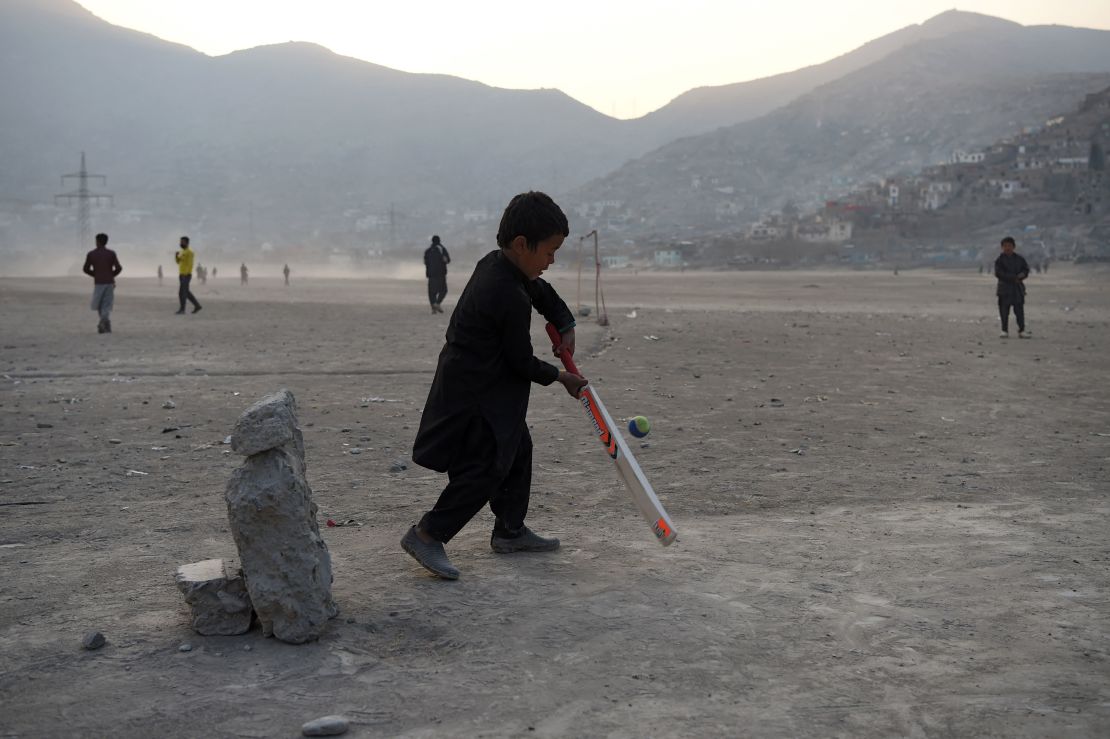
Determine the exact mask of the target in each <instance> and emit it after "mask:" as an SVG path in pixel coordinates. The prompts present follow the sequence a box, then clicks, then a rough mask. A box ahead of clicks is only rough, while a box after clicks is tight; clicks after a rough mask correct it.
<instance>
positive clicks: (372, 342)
mask: <svg viewBox="0 0 1110 739" xmlns="http://www.w3.org/2000/svg"><path fill="white" fill-rule="evenodd" d="M125 264H126V260H125ZM460 272H461V270H456V271H455V272H453V274H452V276H451V278H452V279H451V288H452V295H451V296H450V297H449V300H448V302H449V303H451V302H452V301H453V298H454V296H457V294H458V291H459V290H460V289H461V286H462V282H463V280H464V275H462V274H460ZM553 282H555V284H556V286H557V287H559V289H560V290H561V291H562V292H563V294H564V296H565V297H567V298H568V302H570V303H572V304H573V303H574V302H575V301H574V293H575V287H574V280H573V276H572V275H571V274H570V273H568V272H562V273H556V274H555V275H554V276H553ZM1108 286H1110V273H1107V272H1099V271H1086V272H1080V271H1079V270H1078V269H1076V268H1074V267H1071V266H1069V265H1059V267H1057V268H1054V269H1053V270H1052V273H1051V274H1049V275H1047V276H1042V275H1034V276H1033V277H1032V278H1031V279H1030V295H1029V313H1030V326H1031V327H1032V329H1033V332H1034V338H1033V339H1032V340H1030V341H1018V340H1017V339H1010V340H1009V341H1008V342H1006V341H1001V340H1000V339H998V338H997V328H996V323H995V320H996V319H995V312H994V311H995V309H994V306H993V300H994V299H993V297H992V296H993V285H992V282H991V281H990V280H989V279H988V278H985V277H981V276H979V275H976V274H949V273H937V272H903V273H902V274H901V275H899V276H897V277H896V276H894V275H891V274H889V273H882V274H880V273H849V272H841V273H797V272H791V273H774V274H766V273H759V274H752V273H748V274H738V273H731V274H718V275H705V274H680V275H665V276H664V275H659V274H651V275H649V274H646V273H645V274H641V275H639V276H635V275H621V276H614V277H612V278H611V279H610V281H609V284H608V288H607V296H606V297H607V302H608V307H609V314H610V316H611V318H612V325H611V326H610V327H609V328H608V329H602V328H600V327H598V326H597V325H596V324H594V323H585V324H584V325H583V326H582V327H581V329H580V334H579V348H580V352H579V359H580V364H581V366H582V367H583V370H584V371H585V372H586V373H587V374H588V375H589V376H591V377H592V378H593V379H594V380H595V386H596V387H597V388H598V390H599V391H600V393H601V395H602V397H603V398H604V399H605V400H606V402H607V404H608V406H609V408H610V410H611V411H612V412H613V413H614V415H617V416H620V417H624V418H627V417H629V416H631V415H635V414H639V413H642V414H645V415H647V416H649V417H650V418H651V419H652V421H653V422H654V428H653V431H652V433H651V435H650V436H649V437H648V438H647V439H646V441H647V442H649V445H648V446H647V447H640V446H639V445H638V444H637V445H636V446H635V447H634V448H635V450H636V453H637V455H638V457H639V460H640V462H641V464H642V465H643V467H644V468H645V471H646V472H647V474H648V476H649V478H650V479H651V480H652V481H653V482H654V484H655V487H656V490H657V491H658V492H659V495H660V498H661V499H662V500H663V502H664V503H665V505H666V506H667V507H668V509H669V511H670V513H671V515H672V516H673V518H674V520H675V522H676V525H677V527H678V529H679V532H680V538H679V541H678V542H677V543H676V544H675V545H674V546H672V547H669V548H662V547H659V546H658V545H657V544H656V543H655V542H654V540H653V538H652V536H651V534H650V531H649V529H648V527H647V525H646V524H645V523H644V522H643V521H642V520H641V519H640V518H639V517H638V515H637V514H636V513H635V510H634V508H633V507H632V505H631V503H630V502H629V500H627V498H626V496H625V493H624V492H623V489H622V488H620V487H619V486H618V483H617V478H616V475H615V472H614V470H613V469H612V468H611V464H610V463H609V462H608V460H607V459H606V458H605V456H604V455H603V453H602V451H601V449H600V446H595V443H596V442H595V441H594V440H593V439H592V438H591V437H590V429H589V426H588V423H587V421H586V419H585V417H584V416H583V415H582V413H581V409H580V408H578V406H577V405H575V404H574V402H573V401H572V400H570V399H569V398H567V397H566V396H565V394H562V392H561V390H560V389H558V388H557V387H555V388H547V389H545V388H535V389H534V391H533V395H532V397H533V401H532V411H531V417H530V423H531V424H532V425H533V435H534V437H535V438H536V440H537V452H536V457H535V484H534V499H533V500H534V504H533V508H532V514H531V515H530V517H529V520H530V523H531V524H532V525H533V526H534V527H535V528H536V529H537V530H539V531H541V532H544V533H553V534H556V535H558V536H560V537H561V538H562V540H563V544H564V546H563V549H562V550H561V551H559V552H557V553H554V554H551V555H523V556H500V555H494V554H493V553H491V552H490V550H489V548H488V546H487V537H488V530H489V525H490V518H489V514H488V511H487V512H486V513H484V514H482V516H480V518H479V519H476V520H475V521H474V522H472V524H471V525H470V526H469V527H468V528H467V529H466V530H464V532H463V534H462V535H460V537H459V538H458V539H456V541H455V542H453V543H452V545H451V546H450V548H449V552H450V554H451V555H452V557H453V558H454V560H455V563H456V564H457V565H458V566H459V567H460V568H461V569H462V570H463V578H462V579H461V580H460V581H458V582H455V583H449V582H443V581H439V580H436V579H434V578H432V577H430V576H428V575H426V574H425V573H424V572H423V571H422V570H420V569H419V568H418V567H417V566H416V565H415V563H414V562H412V560H410V559H409V558H408V557H407V555H405V554H404V553H403V552H402V551H401V550H400V548H399V546H398V539H399V538H400V536H401V534H402V533H403V532H404V530H405V528H406V527H407V526H408V525H409V524H410V523H411V522H413V521H414V520H415V519H416V518H418V516H419V515H420V513H421V512H422V511H423V510H424V509H425V508H426V507H428V506H430V505H431V503H432V502H433V501H434V499H435V496H436V495H437V493H438V491H439V489H440V488H441V486H442V484H443V483H444V479H443V478H442V477H440V476H438V475H436V474H433V473H430V472H428V471H427V470H423V469H421V468H418V467H417V468H410V469H409V470H407V471H405V472H401V473H394V474H391V473H390V472H389V471H388V468H389V465H390V462H391V461H392V460H393V459H395V458H397V457H400V456H406V457H407V454H408V451H409V448H410V446H411V442H412V438H413V434H414V430H415V428H416V425H417V422H418V418H419V414H420V408H421V405H422V404H423V401H424V398H425V395H426V392H427V389H428V385H429V383H430V381H431V377H432V371H433V368H434V362H435V357H436V353H437V352H438V350H439V347H440V345H441V342H442V337H443V329H444V327H445V325H446V317H437V316H432V315H430V314H428V312H427V308H426V307H425V306H424V304H423V302H422V295H423V285H422V284H421V283H419V282H404V281H393V282H389V281H384V280H382V281H371V280H346V281H344V280H334V281H328V282H324V281H319V282H311V281H308V282H306V281H299V280H295V281H294V284H293V285H292V286H291V287H289V288H285V287H283V286H281V285H280V284H279V283H278V281H276V280H272V279H271V280H265V279H259V278H252V284H251V285H250V286H249V287H247V288H241V287H239V285H238V284H237V281H235V280H232V279H227V280H224V279H223V278H221V279H220V280H217V281H212V282H210V283H209V285H208V286H207V287H201V288H199V289H198V294H199V297H200V299H201V300H202V301H203V302H204V305H205V310H204V311H203V312H202V313H201V314H199V315H197V316H192V315H189V316H184V317H182V316H174V315H172V312H173V310H174V309H175V307H176V305H175V299H174V293H175V288H174V287H172V286H171V285H170V284H169V283H168V282H167V285H166V287H163V288H159V287H158V286H157V285H156V284H154V281H153V280H140V279H131V280H128V279H124V280H122V281H121V284H120V287H119V288H118V291H117V301H116V312H115V315H114V316H113V323H114V327H115V333H114V334H112V335H110V336H98V335H97V334H96V333H95V330H94V327H95V323H96V319H95V316H94V314H93V313H92V312H91V311H89V310H88V308H87V300H88V293H89V292H90V290H91V288H90V286H89V285H87V284H86V283H85V281H82V280H77V279H58V280H37V281H36V280H20V281H16V280H12V279H6V280H5V279H0V309H2V311H3V315H4V320H3V329H2V331H0V336H2V339H0V344H2V352H0V444H2V446H0V571H2V573H3V581H2V582H3V585H2V588H0V735H3V736H75V735H88V736H108V735H113V736H134V737H152V736H159V737H196V736H250V737H283V736H287V737H293V736H297V735H298V734H299V729H300V725H301V724H302V723H303V722H304V721H307V720H309V719H312V718H315V717H318V716H321V715H325V714H331V713H343V714H345V715H347V716H348V717H349V718H350V719H351V720H352V722H353V726H352V731H351V734H350V735H352V736H366V737H370V736H408V737H418V736H438V735H451V736H497V737H500V736H548V737H564V736H612V737H641V736H721V735H732V736H735V735H749V736H775V737H805V736H812V737H828V736H853V737H855V736H895V735H899V736H969V735H977V736H984V735H991V736H1008V737H1012V736H1061V735H1068V736H1092V737H1093V736H1106V735H1107V734H1108V733H1110V659H1108V648H1110V544H1108V542H1107V533H1106V532H1107V524H1108V519H1110V515H1108V514H1110V501H1108V500H1107V493H1108V492H1110V482H1108V480H1110V474H1108V472H1107V467H1108V464H1107V463H1108V461H1110V392H1108V390H1107V377H1108V376H1110V374H1108V371H1110V345H1108V343H1107V340H1106V339H1107V336H1108V330H1110V289H1107V288H1108ZM587 292H589V293H590V294H591V295H592V287H591V288H590V289H589V290H588V291H587ZM590 302H592V300H591V301H590ZM633 307H636V317H635V318H630V317H626V315H625V314H627V313H629V312H631V311H632V309H633ZM533 328H534V335H535V340H536V344H537V346H543V345H544V344H543V342H541V337H542V333H541V325H540V319H539V317H538V316H537V317H536V319H535V321H534V323H533ZM645 337H657V338H655V339H650V338H645ZM282 386H285V387H288V388H290V389H291V390H292V391H293V392H294V393H295V394H296V396H297V399H298V401H299V403H300V407H301V422H302V425H303V427H304V435H305V442H306V445H307V450H308V461H309V475H310V482H311V484H312V487H313V489H314V491H315V495H316V500H317V502H318V503H319V505H320V516H321V520H323V519H325V518H333V519H335V520H339V521H345V520H348V519H354V520H355V521H357V522H361V523H362V526H350V527H344V528H332V529H324V535H325V537H326V539H327V542H328V546H329V547H330V549H331V554H332V557H333V560H334V569H335V578H336V579H335V585H334V592H335V596H336V599H337V601H338V602H339V604H340V607H341V608H342V614H341V615H340V617H339V618H338V619H336V620H335V621H334V622H333V623H332V626H331V628H330V630H329V632H328V634H327V636H326V638H324V639H323V640H322V641H320V642H319V643H316V644H312V645H306V646H290V645H286V644H282V643H279V642H276V641H274V640H272V639H270V640H267V639H263V638H262V637H261V636H260V634H259V633H258V631H257V630H255V631H253V632H251V633H250V634H247V635H245V636H240V637H220V638H214V637H207V638H206V637H198V636H196V635H194V634H192V633H191V632H190V630H189V628H188V621H187V611H186V607H185V604H184V602H183V601H182V599H181V596H180V595H179V594H178V592H177V590H176V589H175V587H174V585H173V573H174V569H175V568H176V567H177V565H179V564H182V563H185V562H191V561H195V560H199V559H204V558H208V557H220V556H223V557H233V556H234V555H235V547H234V544H233V543H232V540H231V536H230V534H229V533H228V530H227V521H226V515H225V507H224V502H223V487H224V484H225V482H226V480H227V478H228V475H229V473H230V472H231V470H232V469H233V468H234V466H235V465H236V464H237V461H238V460H237V458H236V457H235V456H234V455H231V454H229V453H228V451H227V450H228V447H226V446H224V445H223V444H222V443H221V442H222V440H223V439H224V437H225V436H226V435H227V434H228V433H229V432H230V429H231V426H232V423H233V421H234V419H235V418H236V417H237V415H238V414H239V412H240V411H241V410H242V409H243V408H244V407H245V406H246V405H248V404H249V403H250V402H251V401H253V400H254V399H255V398H257V397H258V396H260V395H261V394H263V393H265V392H268V391H272V390H274V389H277V388H279V387H282ZM169 398H172V399H173V400H174V401H175V403H176V406H177V407H176V408H175V409H173V410H164V409H163V408H162V404H163V402H164V401H165V400H167V399H169ZM363 398H380V399H386V400H387V401H395V402H367V403H365V404H364V403H362V402H361V399H363ZM772 399H777V400H778V401H781V403H780V402H772ZM364 405H365V407H363V406H364ZM45 424H49V425H45ZM171 426H178V427H180V429H179V430H178V431H176V432H169V433H164V432H163V429H164V428H167V427H171ZM114 440H115V441H114ZM117 442H118V443H117ZM352 447H358V448H361V449H362V450H363V451H362V453H361V454H358V455H353V454H350V453H348V452H349V450H350V449H351V448H352ZM129 471H137V472H142V473H146V474H136V473H135V472H129ZM91 629H99V630H100V631H102V632H103V633H104V634H105V635H106V636H107V638H108V645H107V646H105V647H104V648H103V649H101V650H99V651H95V652H86V651H83V650H82V649H81V647H80V643H81V637H82V634H83V633H84V632H86V631H88V630H91ZM184 642H188V643H191V644H192V645H194V647H195V649H194V650H193V651H192V652H189V653H182V652H179V651H178V646H179V645H181V644H182V643H184Z"/></svg>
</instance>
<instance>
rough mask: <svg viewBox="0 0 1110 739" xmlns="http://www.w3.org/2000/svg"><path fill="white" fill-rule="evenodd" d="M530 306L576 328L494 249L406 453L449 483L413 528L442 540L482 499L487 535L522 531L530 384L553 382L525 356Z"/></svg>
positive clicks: (552, 374)
mask: <svg viewBox="0 0 1110 739" xmlns="http://www.w3.org/2000/svg"><path fill="white" fill-rule="evenodd" d="M533 307H534V308H535V309H536V310H537V311H539V312H540V313H541V314H542V315H543V317H544V318H546V319H547V320H548V321H550V322H551V323H553V324H555V326H556V327H557V328H558V329H559V331H560V332H565V331H567V330H569V329H570V328H572V327H573V326H574V316H573V314H572V313H571V312H570V309H568V308H567V305H566V303H564V302H563V300H562V298H560V297H559V295H558V293H556V292H555V290H554V288H552V287H551V286H550V285H549V284H547V283H546V282H545V281H544V280H542V279H536V280H529V279H528V278H527V277H525V275H524V274H523V273H522V272H521V271H520V270H519V269H518V268H517V267H516V266H514V265H513V263H512V262H510V261H509V260H508V259H507V258H506V257H505V255H504V254H503V253H502V251H501V250H500V249H498V250H496V251H493V252H491V253H490V254H487V255H486V256H485V257H483V258H482V259H481V261H479V262H478V265H477V266H476V267H475V269H474V274H473V275H472V276H471V278H470V281H469V282H468V283H467V285H466V289H465V290H463V293H462V296H461V297H460V298H459V302H458V305H457V306H456V307H455V310H454V312H453V313H452V315H451V321H450V323H449V325H448V327H447V343H446V344H445V345H444V347H443V350H442V351H441V352H440V354H439V364H438V366H437V367H436V374H435V379H434V380H433V381H432V388H431V390H430V391H429V393H428V402H427V403H426V404H425V406H424V413H423V416H422V417H421V419H420V430H419V431H418V432H417V435H416V442H415V444H414V446H413V453H412V458H413V461H415V462H416V463H417V464H419V465H422V466H424V467H428V468H430V469H433V470H435V471H437V472H447V473H448V476H449V478H450V482H449V483H448V485H447V487H446V488H445V489H444V491H443V493H442V494H441V495H440V496H439V500H438V501H437V502H436V504H435V507H434V508H432V510H431V511H429V512H428V513H426V514H424V517H423V518H422V519H421V521H420V524H419V527H420V528H421V529H422V530H423V531H425V532H427V533H428V534H429V535H431V537H432V538H434V539H436V540H438V541H440V542H443V543H446V542H448V541H450V540H451V538H452V537H454V536H455V534H457V533H458V532H459V531H460V530H461V529H462V528H463V526H465V525H466V523H467V522H468V521H469V520H470V519H471V518H473V517H474V515H475V514H476V513H478V511H480V510H481V509H482V506H484V505H485V504H486V503H487V502H488V503H489V505H490V508H491V509H492V510H493V513H494V515H495V516H497V522H496V524H495V526H494V534H495V535H497V536H504V537H513V536H516V535H517V534H518V533H519V532H520V531H522V530H523V528H524V517H525V515H527V513H528V497H529V492H530V490H529V489H530V487H531V482H532V439H531V436H530V435H529V433H528V427H527V425H526V423H525V417H526V415H527V413H528V396H529V393H530V389H531V388H530V385H531V383H533V382H535V383H539V384H540V385H550V384H551V383H553V382H555V380H556V379H557V378H558V377H559V370H558V369H557V368H556V367H555V366H554V365H551V364H548V363H547V362H543V361H541V360H539V359H537V358H536V357H535V356H534V355H533V352H532V341H531V335H530V332H529V326H530V324H531V318H532V309H533Z"/></svg>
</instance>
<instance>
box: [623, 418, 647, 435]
mask: <svg viewBox="0 0 1110 739" xmlns="http://www.w3.org/2000/svg"><path fill="white" fill-rule="evenodd" d="M649 431H651V421H649V420H647V418H646V417H644V416H636V417H635V418H633V419H632V420H631V421H629V422H628V433H630V434H632V435H633V436H635V437H636V438H637V439H642V438H644V437H645V436H647V435H648V432H649Z"/></svg>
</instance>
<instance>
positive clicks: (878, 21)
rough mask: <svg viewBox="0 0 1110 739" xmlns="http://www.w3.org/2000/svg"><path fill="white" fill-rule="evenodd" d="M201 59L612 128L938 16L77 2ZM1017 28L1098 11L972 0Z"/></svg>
mask: <svg viewBox="0 0 1110 739" xmlns="http://www.w3.org/2000/svg"><path fill="white" fill-rule="evenodd" d="M80 2H81V4H82V5H84V6H85V7H86V8H88V9H89V10H90V11H92V12H93V13H95V14H96V15H98V16H100V17H101V18H103V19H105V20H107V21H109V22H111V23H114V24H116V25H120V26H126V27H128V28H134V29H137V30H141V31H146V32H147V33H152V34H154V35H155V36H159V37H161V38H164V39H167V40H169V41H176V42H178V43H182V44H186V45H188V46H191V47H193V48H195V49H197V50H199V51H202V52H204V53H206V54H211V55H220V54H226V53H228V52H231V51H235V50H237V49H245V48H250V47H252V46H259V45H262V44H270V43H280V42H284V41H291V40H295V41H312V42H315V43H318V44H321V45H322V46H326V47H328V48H329V49H331V50H333V51H335V52H337V53H340V54H345V55H347V56H353V57H357V58H359V59H365V60H366V61H370V62H374V63H375V64H382V65H384V66H387V67H393V68H394V69H400V70H404V71H406V72H435V73H442V74H450V75H454V76H457V77H464V78H466V79H472V80H478V81H480V82H484V83H486V84H489V85H494V86H497V87H511V88H528V89H532V88H539V87H554V88H558V89H560V90H562V91H564V92H566V93H567V94H568V95H570V96H572V97H574V98H576V99H578V100H580V101H582V102H584V103H586V104H587V105H590V106H593V107H594V108H596V109H597V110H600V111H601V112H603V113H607V114H609V115H615V116H618V117H620V118H632V117H636V116H639V115H643V114H644V113H647V112H649V111H651V110H654V109H655V108H658V107H660V106H662V105H665V104H666V103H667V102H668V101H669V100H671V99H672V98H674V97H675V96H677V95H679V94H680V93H682V92H685V91H686V90H688V89H690V88H693V87H699V86H702V85H720V84H726V83H729V82H742V81H745V80H750V79H755V78H758V77H766V76H767V75H771V74H777V73H779V72H788V71H791V70H793V69H797V68H799V67H804V66H806V65H809V64H816V63H820V62H823V61H826V60H828V59H831V58H833V57H835V56H837V55H839V54H843V53H845V52H847V51H850V50H852V49H854V48H856V47H857V46H860V45H861V44H863V43H865V42H867V41H869V40H871V39H873V38H876V37H878V36H881V35H883V34H886V33H890V32H891V31H895V30H897V29H899V28H902V27H904V26H908V25H911V24H914V23H921V22H923V21H925V20H927V19H929V18H931V17H932V16H934V15H937V14H939V13H942V12H944V11H945V10H949V9H951V6H950V5H949V4H948V3H946V2H944V1H943V0H939V1H937V2H934V1H933V0H918V1H917V2H907V3H903V2H893V1H892V0H839V2H829V1H828V0H777V1H776V0H731V1H730V0H682V1H681V2H677V1H676V2H661V1H659V0H548V1H547V2H528V0H424V1H423V2H405V0H387V1H379V0H80ZM959 9H960V10H968V11H974V12H979V13H985V14H988V15H995V16H999V17H1002V18H1007V19H1009V20H1013V21H1017V22H1018V23H1022V24H1025V25H1039V24H1053V23H1055V24H1059V25H1068V26H1084V27H1088V28H1101V29H1110V0H1053V1H1052V2H1048V1H1047V0H979V1H975V2H968V3H966V4H965V5H961V6H959Z"/></svg>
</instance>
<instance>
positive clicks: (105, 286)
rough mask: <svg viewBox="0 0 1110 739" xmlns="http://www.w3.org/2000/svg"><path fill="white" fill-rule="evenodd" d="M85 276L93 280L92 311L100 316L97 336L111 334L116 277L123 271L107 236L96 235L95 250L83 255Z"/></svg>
mask: <svg viewBox="0 0 1110 739" xmlns="http://www.w3.org/2000/svg"><path fill="white" fill-rule="evenodd" d="M82 271H84V273H85V274H87V275H89V276H90V277H92V278H93V296H92V306H91V307H92V309H93V310H94V311H96V312H97V313H99V314H100V323H98V324H96V332H97V333H98V334H110V333H112V320H111V319H112V304H113V303H114V302H115V297H116V275H118V274H119V273H120V272H122V271H123V267H121V266H120V263H119V258H118V257H117V256H116V253H115V252H114V251H112V250H111V249H109V248H108V234H97V235H96V248H95V249H93V250H92V251H90V252H89V253H88V254H86V255H85V266H84V267H83V268H82Z"/></svg>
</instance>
